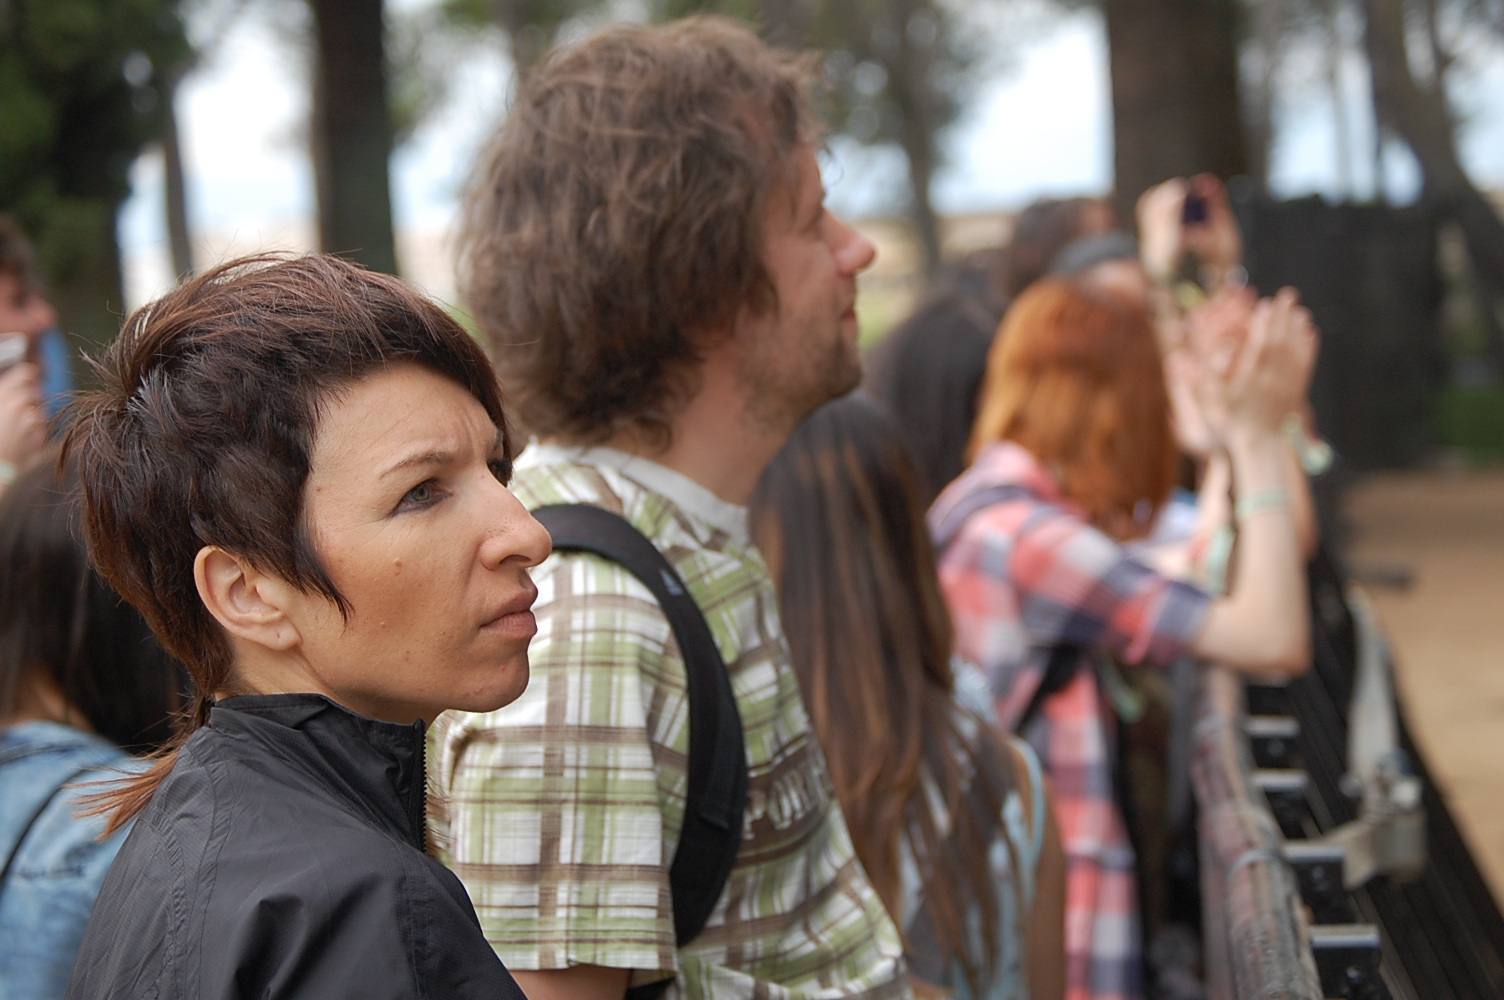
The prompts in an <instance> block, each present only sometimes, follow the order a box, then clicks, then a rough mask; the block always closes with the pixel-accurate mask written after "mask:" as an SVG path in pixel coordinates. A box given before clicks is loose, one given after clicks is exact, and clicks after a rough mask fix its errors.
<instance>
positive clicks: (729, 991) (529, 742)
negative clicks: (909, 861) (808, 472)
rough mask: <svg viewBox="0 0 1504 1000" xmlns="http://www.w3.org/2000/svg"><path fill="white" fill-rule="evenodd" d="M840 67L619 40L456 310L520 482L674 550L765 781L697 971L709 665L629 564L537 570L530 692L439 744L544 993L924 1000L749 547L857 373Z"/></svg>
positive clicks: (755, 795)
mask: <svg viewBox="0 0 1504 1000" xmlns="http://www.w3.org/2000/svg"><path fill="white" fill-rule="evenodd" d="M814 66H815V61H814V60H813V58H812V57H810V56H808V55H800V54H795V53H789V52H780V51H776V50H774V49H771V48H769V47H767V46H766V45H764V44H763V43H762V42H761V41H760V40H759V39H758V38H757V37H756V36H755V35H753V34H752V33H751V32H749V31H747V30H746V29H744V28H741V27H738V26H736V25H734V24H733V23H732V22H729V21H725V20H720V19H715V18H691V19H687V20H684V21H679V22H677V23H674V24H671V25H667V26H663V27H656V28H640V27H612V28H608V29H605V30H603V31H601V32H599V33H597V34H595V35H594V36H592V37H590V38H587V39H586V40H584V41H582V42H580V43H578V44H575V45H572V46H568V47H565V48H562V49H560V50H558V51H556V52H554V53H552V54H551V55H550V56H549V57H548V58H546V59H545V60H544V61H543V63H542V64H541V65H539V66H538V67H537V68H536V69H534V70H533V72H532V74H531V75H530V76H529V77H528V78H527V80H526V81H525V82H524V83H523V85H522V87H521V90H520V93H519V95H518V98H517V101H516V104H515V106H514V107H513V109H512V111H511V113H510V115H509V117H508V119H507V121H506V122H505V124H504V125H503V126H502V128H501V130H500V132H499V133H498V135H497V136H496V138H495V141H494V143H493V145H492V146H491V147H490V149H489V150H488V151H487V152H486V153H485V154H484V155H483V157H482V160H481V162H480V165H479V167H478V170H477V173H476V176H475V180H474V182H473V184H472V188H471V191H470V194H469V201H468V204H467V206H466V212H465V219H464V224H463V230H462V235H461V254H462V256H461V284H462V291H463V293H464V295H465V297H466V299H467V300H468V302H469V304H470V307H471V308H472V310H473V311H474V314H475V317H476V320H477V321H478V323H479V324H480V327H481V329H482V330H483V332H484V333H485V335H486V337H487V338H488V339H489V341H490V344H491V347H492V353H493V357H494V359H495V362H496V364H497V367H498V370H499V371H500V373H501V376H502V380H503V383H504V385H505V387H506V391H507V394H508V398H509V400H511V401H512V402H513V404H514V405H515V407H516V410H515V412H516V413H517V414H518V416H519V418H520V419H521V421H522V422H523V423H524V425H525V428H524V429H525V430H526V431H527V432H528V433H530V434H531V435H533V437H534V438H535V441H534V443H533V444H532V445H531V446H530V447H529V448H528V449H527V451H526V453H525V454H524V456H523V457H522V459H521V461H520V462H519V465H518V470H517V475H516V479H515V481H514V488H515V489H516V491H517V493H518V496H520V497H521V498H522V499H523V501H524V502H525V503H526V504H527V506H528V507H530V508H533V509H536V508H539V507H546V506H551V505H556V504H581V503H583V504H591V505H595V506H598V507H603V508H605V509H607V510H609V511H612V512H614V513H617V514H619V515H621V516H623V517H625V518H626V519H627V520H628V521H629V522H630V523H631V524H632V525H633V526H634V527H636V528H637V529H638V530H639V531H641V532H642V533H643V534H644V535H646V536H647V537H648V539H649V540H651V541H652V542H653V543H654V545H655V546H656V547H657V548H658V550H659V551H660V552H662V553H663V554H664V555H666V556H667V557H668V559H669V561H670V562H671V563H672V564H673V567H674V568H675V569H676V570H677V572H678V575H679V576H680V577H681V578H682V579H683V581H684V582H685V584H686V585H687V588H688V591H689V593H690V596H692V597H693V598H694V600H695V602H696V604H697V605H698V606H699V608H700V610H701V611H702V612H703V613H704V616H705V618H706V620H707V622H708V624H709V626H710V629H711V632H712V634H713V638H714V640H715V644H716V646H717V647H718V649H719V651H720V653H721V655H722V658H723V659H724V661H725V664H726V668H727V673H728V675H729V677H730V681H731V686H732V689H733V691H734V694H735V699H736V702H737V707H738V710H739V713H740V716H741V723H742V728H743V734H744V742H745V749H746V760H747V770H748V794H747V802H746V808H745V816H744V822H743V828H742V838H741V842H740V849H739V852H738V854H737V859H736V863H735V865H734V867H733V868H732V869H731V873H730V876H729V878H728V879H727V881H726V885H725V888H724V889H723V890H722V892H721V895H720V898H719V900H718V902H717V903H716V905H715V908H714V910H713V911H712V912H711V914H710V916H709V918H708V921H707V923H706V925H705V927H704V929H703V931H702V932H701V933H700V934H699V935H698V936H697V937H695V938H694V939H693V940H691V941H688V942H687V943H685V944H684V945H683V946H682V947H681V946H680V945H679V944H678V942H677V941H676V934H675V922H674V909H673V900H672V898H671V892H670V880H669V869H670V865H671V863H672V860H673V858H674V854H675V849H676V847H677V845H678V842H679V835H680V830H681V827H682V825H683V821H684V820H683V818H684V811H685V810H684V805H685V795H686V786H687V777H686V775H687V768H688V759H687V758H688V748H689V707H688V702H687V700H686V683H687V680H686V668H685V661H684V658H683V656H682V654H681V652H680V650H679V647H678V644H677V643H676V641H675V639H674V637H673V634H672V632H671V630H670V628H669V625H668V622H667V619H666V618H665V616H664V613H663V610H662V609H661V607H660V606H659V605H658V604H657V602H656V601H655V599H654V597H653V595H652V592H651V591H649V590H648V589H647V588H646V587H645V586H644V585H643V584H642V583H640V582H639V581H638V580H637V579H636V578H635V577H633V576H632V575H631V574H630V573H628V572H627V571H626V570H625V569H623V568H622V567H621V566H619V565H617V564H615V563H612V562H608V561H606V560H604V559H602V558H600V557H598V556H595V555H588V554H582V553H578V552H562V553H556V554H555V555H554V556H553V557H552V558H551V559H550V560H549V561H548V562H547V563H545V564H544V565H543V566H541V567H539V569H538V570H537V571H536V572H535V579H536V581H537V583H538V586H539V590H540V598H539V602H538V605H537V613H538V618H539V628H540V631H539V634H538V637H537V638H536V639H535V640H534V643H533V645H532V648H531V650H530V657H531V663H532V679H531V681H530V682H529V685H528V689H527V691H526V693H525V694H524V695H523V696H522V697H521V698H520V699H519V700H518V701H517V702H516V703H514V704H513V705H511V706H509V707H507V708H505V709H502V710H500V711H496V712H490V713H484V714H479V713H452V714H450V715H447V716H445V717H444V718H443V719H442V720H441V721H440V722H439V723H438V725H437V726H436V727H435V730H434V732H433V734H432V736H431V742H430V756H431V760H432V761H433V764H434V766H435V768H436V771H437V779H438V781H439V783H440V785H441V792H442V795H441V798H442V799H443V801H444V805H443V806H442V807H441V810H442V812H441V815H440V816H439V818H438V819H437V821H436V822H437V826H438V829H437V831H436V832H437V833H438V834H439V837H438V839H439V840H440V842H441V843H443V844H444V845H446V847H445V850H446V851H447V857H446V860H448V862H449V863H450V864H451V865H452V866H453V867H454V869H455V871H456V872H457V873H458V874H459V876H460V878H461V879H462V880H463V881H464V883H465V885H466V888H467V889H468V890H469V892H470V895H471V898H472V899H473V900H474V902H475V905H476V910H477V912H478V913H479V915H480V919H481V923H482V926H483V928H484V929H485V932H486V935H487V937H488V939H489V940H490V941H491V942H492V944H493V946H494V947H495V948H496V950H497V952H498V954H499V955H501V956H502V958H503V960H504V961H505V962H506V964H507V966H508V967H509V968H510V969H511V970H512V971H513V973H514V974H515V976H516V978H517V981H518V983H519V984H520V985H521V986H522V987H523V989H524V990H525V991H526V992H527V993H528V995H529V996H530V997H531V998H532V1000H544V998H549V997H564V996H568V997H574V998H609V1000H619V998H621V997H622V996H623V994H624V993H625V992H627V991H628V990H629V989H631V990H632V992H633V994H634V996H640V995H642V993H641V992H640V991H641V990H642V989H643V988H644V987H647V988H649V990H651V987H652V986H653V984H661V983H663V982H664V981H666V980H670V979H672V980H673V983H672V984H671V985H669V986H668V990H669V995H670V996H678V995H682V996H691V997H709V996H714V997H717V998H723V997H737V998H749V1000H750V998H752V997H763V996H786V997H817V996H818V997H851V996H863V997H906V996H907V995H908V992H909V987H908V983H907V977H906V976H905V974H904V966H903V962H902V957H901V955H902V948H901V945H900V942H899V937H898V934H897V932H896V930H895V928H894V925H893V923H892V921H891V920H890V919H889V917H888V916H887V914H886V912H885V911H884V909H883V906H882V903H881V901H880V899H879V898H878V896H877V894H876V893H875V892H874V891H873V889H872V887H871V885H870V884H869V882H868V879H867V876H866V874H865V873H864V872H863V870H862V868H861V865H860V864H859V863H858V862H857V860H856V857H855V854H854V852H853V850H852V845H851V837H850V834H849V832H848V830H847V828H846V824H845V820H844V819H843V818H842V814H841V810H840V806H839V804H838V803H837V802H836V801H835V800H834V798H833V797H832V794H831V786H830V778H829V775H828V774H827V772H826V769H825V761H824V758H823V756H822V754H821V752H820V748H819V746H818V744H817V742H816V740H815V736H814V733H813V731H812V730H811V727H810V723H809V718H808V716H807V714H806V712H805V708H804V704H803V701H802V699H801V696H800V691H799V685H798V680H797V678H796V676H795V674H794V672H793V670H792V668H791V666H790V663H789V658H788V647H787V643H786V642H785V641H784V637H783V631H782V624H781V622H780V620H779V615H778V600H777V595H776V594H775V592H774V588H773V583H772V580H771V578H770V576H769V574H768V569H767V566H766V565H765V564H764V562H763V559H762V557H761V556H760V555H759V554H758V551H757V549H756V548H755V547H754V546H753V545H752V544H751V542H750V541H749V539H748V536H747V523H746V510H745V504H746V503H747V501H748V499H749V497H750V496H751V493H752V490H753V487H754V486H755V485H756V483H757V480H758V477H759V476H760V474H761V472H762V470H763V468H764V467H765V466H766V464H767V463H768V462H769V461H770V460H771V459H772V457H773V456H774V455H775V454H776V453H777V452H778V450H779V449H780V448H781V447H782V445H783V444H784V442H785V441H786V440H787V439H788V436H789V435H790V434H791V433H792V431H793V429H794V427H795V426H796V425H797V424H798V423H799V422H800V421H801V420H802V419H803V418H804V417H805V416H807V415H808V414H809V413H811V412H812V411H813V410H814V409H815V408H817V407H818V406H819V405H820V404H822V403H824V402H826V401H828V400H830V399H832V398H834V397H836V396H839V395H842V394H844V393H846V392H848V391H850V390H851V389H853V388H855V386H856V384H857V382H858V381H859V379H860V374H861V366H860V360H859V355H858V349H857V320H856V313H855V308H854V304H855V300H856V276H857V274H858V273H859V272H861V271H862V270H863V269H865V268H866V267H867V266H868V265H869V264H870V263H871V262H872V259H873V256H874V249H873V247H872V244H871V243H869V242H868V241H867V240H866V239H864V238H863V237H862V236H860V235H859V234H858V233H856V232H855V231H854V230H853V229H851V228H850V227H848V226H846V225H845V224H843V223H842V222H840V221H839V220H837V219H836V218H834V217H833V216H832V215H831V214H830V213H829V212H828V211H827V210H826V209H825V207H824V195H825V192H824V189H823V186H822V184H821V180H820V171H819V167H818V164H817V162H816V151H817V148H818V146H819V144H820V141H821V139H820V131H819V127H818V124H817V121H816V115H815V113H814V111H813V107H812V100H811V91H812V89H813V86H814V84H815V73H814Z"/></svg>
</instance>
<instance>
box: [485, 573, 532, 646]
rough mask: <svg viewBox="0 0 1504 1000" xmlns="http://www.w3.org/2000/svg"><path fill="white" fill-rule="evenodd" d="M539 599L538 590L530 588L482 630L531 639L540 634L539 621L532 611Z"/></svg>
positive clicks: (508, 604)
mask: <svg viewBox="0 0 1504 1000" xmlns="http://www.w3.org/2000/svg"><path fill="white" fill-rule="evenodd" d="M537 599H538V588H537V587H536V586H533V587H529V588H528V589H527V590H526V591H524V592H523V593H522V594H521V595H520V596H518V597H517V598H516V599H514V600H511V601H508V602H507V604H506V605H505V606H504V607H502V608H501V609H500V612H499V613H498V614H497V615H496V617H495V618H492V619H491V620H490V621H488V622H486V623H485V624H484V625H482V626H481V630H482V631H485V632H494V633H499V634H501V635H506V636H508V637H511V638H518V639H531V638H532V637H533V636H534V635H536V634H537V632H538V619H537V618H535V617H534V616H533V611H532V607H533V602H534V601H536V600H537Z"/></svg>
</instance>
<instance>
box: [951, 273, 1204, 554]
mask: <svg viewBox="0 0 1504 1000" xmlns="http://www.w3.org/2000/svg"><path fill="white" fill-rule="evenodd" d="M1002 440H1007V441H1015V442H1017V443H1018V444H1020V445H1022V446H1023V447H1025V448H1027V449H1028V450H1029V451H1030V452H1031V453H1032V454H1033V455H1034V457H1035V458H1037V459H1039V461H1040V462H1042V463H1044V464H1045V465H1046V466H1047V467H1049V468H1050V469H1051V470H1052V471H1053V472H1055V474H1056V475H1057V476H1058V477H1059V478H1060V480H1061V488H1062V490H1063V491H1064V493H1065V495H1066V496H1068V497H1070V498H1071V499H1072V500H1074V501H1076V502H1077V503H1079V504H1080V505H1081V506H1082V507H1084V508H1085V509H1086V511H1087V514H1088V516H1089V517H1090V519H1091V521H1092V523H1093V524H1095V525H1097V527H1099V528H1102V529H1103V530H1104V531H1106V532H1107V533H1108V534H1111V535H1114V536H1116V537H1118V538H1129V537H1133V536H1135V535H1140V534H1143V533H1145V532H1147V530H1148V528H1149V526H1150V525H1151V524H1152V523H1153V518H1154V514H1155V512H1156V511H1158V509H1159V507H1160V506H1161V505H1162V504H1163V503H1164V502H1165V500H1166V498H1168V497H1169V495H1170V489H1171V488H1172V487H1173V486H1174V485H1175V473H1176V462H1177V459H1178V457H1179V453H1178V452H1177V450H1176V447H1175V438H1174V434H1173V432H1172V430H1171V427H1170V398H1169V394H1168V392H1167V391H1166V389H1165V379H1164V368H1163V364H1162V361H1161V359H1160V354H1159V347H1158V345H1157V343H1156V341H1155V339H1154V328H1153V326H1152V324H1151V322H1150V319H1149V313H1148V310H1147V309H1146V308H1145V307H1144V306H1142V305H1139V304H1137V303H1134V302H1130V301H1129V300H1128V299H1126V298H1123V297H1121V296H1119V295H1116V294H1114V293H1112V292H1109V291H1104V290H1100V289H1097V288H1093V287H1091V286H1089V285H1086V284H1083V283H1080V282H1077V281H1073V280H1069V279H1063V278H1046V279H1044V280H1042V281H1040V282H1038V283H1036V284H1035V285H1034V286H1033V287H1031V288H1030V289H1029V290H1028V291H1026V292H1025V293H1024V294H1023V295H1021V296H1019V299H1018V301H1017V302H1015V303H1014V304H1013V306H1012V308H1010V309H1009V310H1008V315H1007V316H1005V317H1004V318H1003V324H1002V326H1001V328H999V330H998V336H997V339H996V340H994V341H993V344H992V351H991V353H990V354H989V356H988V358H987V377H986V379H985V381H984V382H983V384H982V405H981V408H980V410H979V411H978V413H977V422H976V425H975V426H974V428H973V429H972V435H971V455H972V456H973V457H975V455H976V453H977V452H978V451H979V450H980V449H981V448H982V447H983V446H985V445H988V444H991V443H992V442H994V441H1002Z"/></svg>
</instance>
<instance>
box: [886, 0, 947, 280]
mask: <svg viewBox="0 0 1504 1000" xmlns="http://www.w3.org/2000/svg"><path fill="white" fill-rule="evenodd" d="M926 6H927V5H926V4H924V3H922V2H916V0H897V2H895V3H894V4H893V6H892V11H893V20H894V22H895V23H896V24H897V25H898V32H897V34H898V44H897V47H896V49H895V50H894V51H893V53H892V55H891V56H890V57H889V58H888V59H887V60H886V62H887V64H888V65H887V69H888V81H889V82H888V86H889V93H890V94H891V95H892V98H893V102H894V103H895V104H897V105H898V110H899V112H900V113H901V114H902V115H903V122H902V124H901V126H900V128H899V134H898V144H899V146H900V147H901V148H902V149H903V155H904V158H905V159H906V160H907V161H908V166H909V222H910V224H911V225H912V226H913V227H914V236H915V238H916V239H917V240H918V241H919V251H920V262H921V264H922V265H923V267H924V273H925V274H926V275H933V274H934V273H935V272H936V271H937V270H939V268H940V253H941V247H940V219H939V216H937V215H936V214H935V205H934V202H933V201H932V200H931V197H930V186H931V184H932V182H933V181H934V178H935V168H936V167H937V166H938V161H939V158H940V157H939V144H938V142H937V141H936V134H935V133H936V131H937V121H936V117H937V116H936V107H935V103H936V102H935V93H934V86H935V83H934V80H933V79H932V70H933V51H932V49H931V48H929V47H924V46H921V45H919V44H917V43H916V40H915V35H916V33H915V32H913V31H910V30H908V26H909V25H910V24H911V23H912V22H913V19H914V17H915V15H917V14H920V13H926V11H925V10H924V8H925V7H926ZM931 44H933V43H931Z"/></svg>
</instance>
